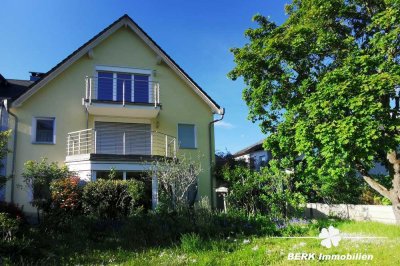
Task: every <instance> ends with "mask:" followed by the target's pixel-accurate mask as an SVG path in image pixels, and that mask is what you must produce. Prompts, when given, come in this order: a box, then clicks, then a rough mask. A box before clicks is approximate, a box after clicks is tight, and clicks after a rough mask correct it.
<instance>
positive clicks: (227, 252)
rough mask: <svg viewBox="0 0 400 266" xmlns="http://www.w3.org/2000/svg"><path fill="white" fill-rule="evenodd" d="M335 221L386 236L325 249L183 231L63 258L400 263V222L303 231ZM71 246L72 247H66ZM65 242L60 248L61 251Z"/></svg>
mask: <svg viewBox="0 0 400 266" xmlns="http://www.w3.org/2000/svg"><path fill="white" fill-rule="evenodd" d="M331 223H332V224H333V225H334V226H335V227H337V228H338V229H339V230H340V232H341V233H343V234H348V235H350V236H380V237H388V238H387V239H379V240H371V239H367V240H348V239H342V240H341V242H340V244H339V246H338V247H332V248H331V249H327V248H325V247H323V246H321V245H320V240H319V239H282V238H268V237H254V238H246V237H236V238H225V239H218V240H203V239H201V238H200V237H198V236H197V235H195V234H190V235H185V236H184V237H183V238H182V239H181V242H180V243H176V244H175V245H173V246H170V247H164V248H150V249H145V250H141V251H138V250H136V251H132V250H128V249H124V248H121V247H118V245H117V247H116V245H115V242H113V245H112V246H111V245H109V244H107V242H103V243H97V244H95V245H93V244H91V245H90V246H86V247H82V250H81V251H75V252H74V253H69V255H68V256H65V257H64V258H63V260H62V262H63V263H64V264H71V265H76V264H80V265H100V264H103V265H271V264H272V265H315V264H317V263H319V262H318V261H289V260H287V256H288V253H290V252H294V253H295V252H305V253H317V254H319V253H323V254H324V255H326V254H347V253H350V254H353V253H363V254H371V255H373V260H372V261H324V262H323V264H324V265H400V227H399V226H396V225H385V224H381V223H374V222H350V221H339V222H338V221H324V222H322V223H321V222H318V223H314V224H312V225H310V226H308V229H307V232H306V233H305V234H303V236H318V234H319V231H320V227H321V226H328V225H329V224H331ZM65 248H66V249H68V247H65ZM62 249H63V247H58V250H59V251H62ZM53 252H56V251H53Z"/></svg>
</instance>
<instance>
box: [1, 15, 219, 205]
mask: <svg viewBox="0 0 400 266" xmlns="http://www.w3.org/2000/svg"><path fill="white" fill-rule="evenodd" d="M54 44H55V45H57V42H55V43H54ZM33 49H34V48H33ZM0 97H1V100H2V108H1V121H2V129H6V128H10V129H12V130H13V131H14V132H13V139H11V140H10V141H9V147H10V151H11V153H10V155H9V156H8V158H7V159H6V162H5V165H6V174H7V175H13V176H14V178H12V179H11V180H10V181H8V182H7V184H6V188H5V199H6V200H7V201H11V202H15V203H17V204H19V205H23V206H24V210H25V211H27V212H31V211H34V209H33V208H32V207H31V206H30V204H29V202H30V200H31V199H30V194H31V193H30V191H29V189H28V188H26V187H22V188H20V186H21V185H23V182H22V181H23V180H22V176H21V174H22V172H23V171H24V163H25V162H26V161H28V160H40V159H41V158H42V157H46V158H48V160H49V161H56V162H58V163H59V164H60V165H61V164H66V165H67V166H68V167H69V168H70V170H72V171H75V172H76V173H77V174H78V175H79V176H80V178H82V179H84V180H87V181H90V180H96V178H101V177H103V176H105V175H107V173H108V171H110V169H111V168H113V169H115V170H116V171H117V173H118V174H119V175H120V177H121V179H129V178H135V177H136V176H137V175H138V174H139V173H142V172H143V171H145V170H146V169H147V168H148V167H149V165H150V164H149V162H151V161H152V160H155V159H157V158H162V157H175V156H178V157H179V156H180V155H185V156H187V157H191V158H193V159H197V158H199V155H200V156H201V159H200V160H201V161H200V163H201V165H202V169H203V171H202V173H201V174H200V176H199V177H198V196H199V197H208V198H209V199H211V200H212V199H213V197H214V192H213V180H212V173H211V165H212V163H213V161H214V127H213V121H214V115H223V114H224V109H223V108H221V107H220V106H219V105H218V104H217V103H216V102H215V101H214V100H213V99H211V98H210V96H208V95H207V93H206V92H205V91H204V90H203V89H202V88H200V86H199V85H198V84H196V82H195V81H193V80H192V79H191V78H190V77H189V76H188V74H187V73H185V71H184V70H182V68H181V67H179V66H178V65H177V64H176V63H175V62H174V60H173V59H172V58H171V57H170V56H168V55H167V54H166V52H165V51H163V50H162V49H161V47H160V46H158V45H157V44H156V43H155V42H154V40H152V39H151V38H150V37H149V36H148V35H147V34H146V33H145V32H144V31H143V30H142V29H141V28H140V27H139V26H138V25H137V24H136V23H135V22H134V21H133V20H132V19H131V18H130V17H129V16H128V15H124V16H122V17H121V18H119V19H118V20H116V21H115V22H114V23H112V24H111V25H110V26H108V27H107V28H105V29H104V30H103V31H101V32H100V33H99V34H97V35H96V36H94V37H93V38H92V39H90V40H89V41H88V42H86V43H85V44H83V45H82V46H81V47H80V48H78V49H77V50H76V51H74V52H73V53H72V54H70V55H69V56H68V57H66V58H65V59H64V60H63V61H61V62H60V63H58V64H57V65H56V66H55V67H54V68H52V69H51V70H50V71H48V72H47V73H37V72H31V78H30V80H26V81H25V80H11V79H5V78H3V77H2V76H1V77H0ZM146 167H147V168H146ZM156 181H157V180H154V178H153V200H156V198H154V197H156V194H157V186H156V185H154V184H156V183H157V182H156ZM3 194H4V193H3Z"/></svg>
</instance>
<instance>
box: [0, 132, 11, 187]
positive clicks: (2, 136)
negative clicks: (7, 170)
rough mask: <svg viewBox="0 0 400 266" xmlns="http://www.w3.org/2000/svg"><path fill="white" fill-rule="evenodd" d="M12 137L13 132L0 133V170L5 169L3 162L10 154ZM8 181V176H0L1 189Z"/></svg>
mask: <svg viewBox="0 0 400 266" xmlns="http://www.w3.org/2000/svg"><path fill="white" fill-rule="evenodd" d="M10 135H11V130H2V131H0V169H1V168H3V167H4V165H3V163H2V162H1V161H2V160H3V159H4V158H5V157H6V156H7V153H8V139H9V137H10ZM6 181H7V177H6V176H2V175H0V188H1V187H2V186H4V185H5V183H6Z"/></svg>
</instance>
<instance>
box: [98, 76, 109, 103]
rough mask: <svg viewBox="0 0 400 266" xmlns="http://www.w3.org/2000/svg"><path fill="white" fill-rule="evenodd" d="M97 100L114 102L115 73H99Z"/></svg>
mask: <svg viewBox="0 0 400 266" xmlns="http://www.w3.org/2000/svg"><path fill="white" fill-rule="evenodd" d="M97 77H98V82H97V100H103V101H112V100H113V73H109V72H98V73H97Z"/></svg>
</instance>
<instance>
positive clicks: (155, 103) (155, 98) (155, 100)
mask: <svg viewBox="0 0 400 266" xmlns="http://www.w3.org/2000/svg"><path fill="white" fill-rule="evenodd" d="M153 94H154V95H153V96H154V97H153V98H154V107H157V83H154V84H153Z"/></svg>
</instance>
